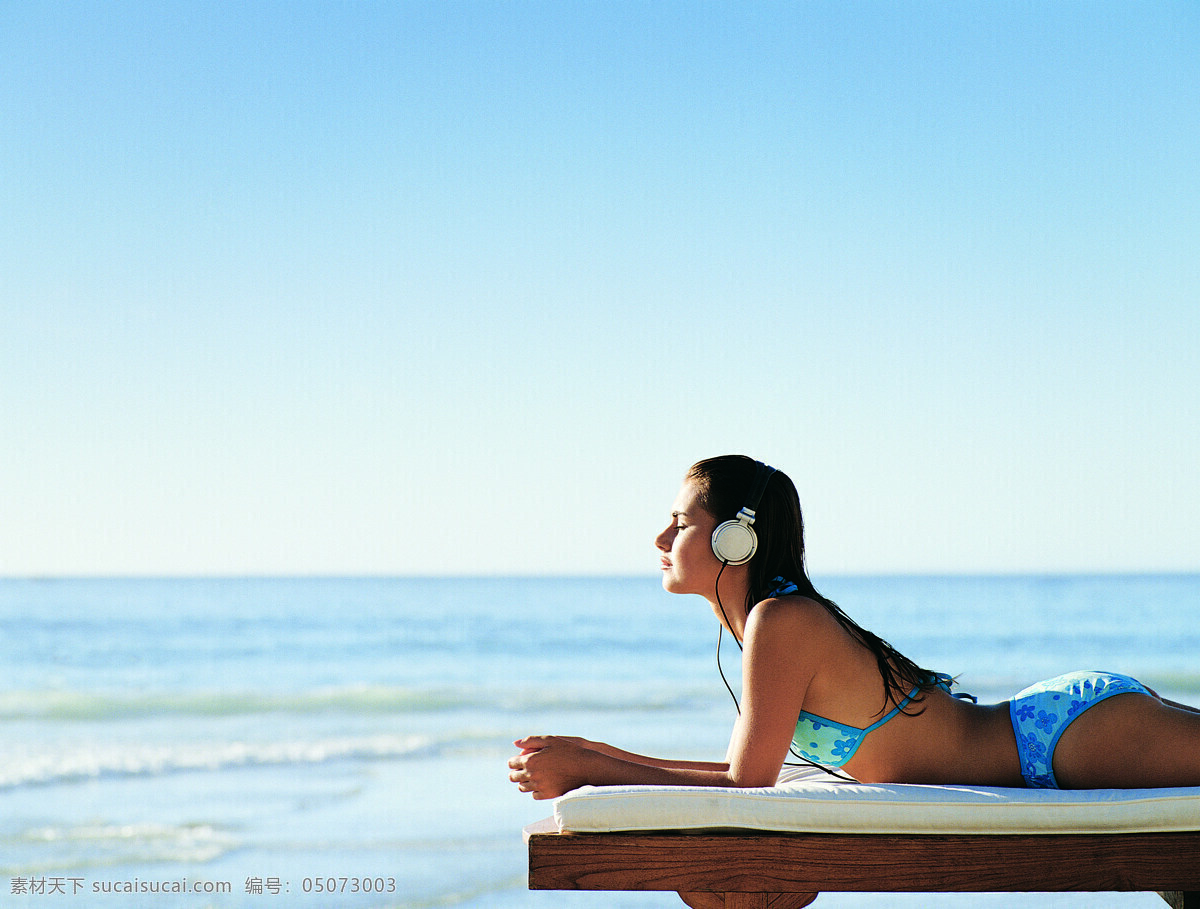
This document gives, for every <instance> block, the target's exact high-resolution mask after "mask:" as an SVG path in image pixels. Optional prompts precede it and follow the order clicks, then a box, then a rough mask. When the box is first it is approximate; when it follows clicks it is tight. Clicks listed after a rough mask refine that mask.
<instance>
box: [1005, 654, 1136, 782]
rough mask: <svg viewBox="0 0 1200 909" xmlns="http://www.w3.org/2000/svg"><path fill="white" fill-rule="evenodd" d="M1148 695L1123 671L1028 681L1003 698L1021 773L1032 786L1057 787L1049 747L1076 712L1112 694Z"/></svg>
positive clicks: (1078, 674) (1068, 724)
mask: <svg viewBox="0 0 1200 909" xmlns="http://www.w3.org/2000/svg"><path fill="white" fill-rule="evenodd" d="M1130 692H1134V693H1137V694H1150V691H1149V689H1148V688H1146V686H1145V685H1143V684H1142V683H1141V682H1139V681H1137V680H1136V679H1131V678H1130V677H1129V676H1127V675H1117V674H1116V673H1112V672H1069V673H1067V674H1066V675H1060V676H1057V677H1056V678H1053V679H1047V680H1046V681H1044V682H1038V683H1037V684H1036V685H1030V686H1029V687H1028V688H1026V689H1025V690H1024V691H1022V692H1021V693H1020V694H1018V695H1017V696H1016V697H1014V698H1013V699H1012V700H1011V701H1009V703H1008V712H1009V715H1010V717H1011V718H1012V727H1013V733H1014V734H1015V735H1016V737H1017V753H1018V755H1019V756H1020V759H1021V776H1023V777H1024V778H1025V784H1026V785H1027V786H1029V787H1030V788H1034V789H1058V788H1059V785H1058V780H1056V779H1055V778H1054V770H1053V767H1052V765H1053V763H1054V749H1055V747H1056V746H1057V745H1058V740H1059V738H1061V737H1062V734H1063V733H1064V732H1065V731H1066V729H1067V727H1068V726H1070V725H1071V723H1072V722H1073V721H1074V720H1075V719H1076V717H1078V716H1079V715H1080V714H1081V713H1083V712H1084V711H1085V710H1087V709H1088V708H1089V707H1091V706H1093V705H1094V704H1098V703H1100V702H1101V701H1103V700H1104V699H1105V698H1110V697H1112V696H1113V695H1114V694H1128V693H1130Z"/></svg>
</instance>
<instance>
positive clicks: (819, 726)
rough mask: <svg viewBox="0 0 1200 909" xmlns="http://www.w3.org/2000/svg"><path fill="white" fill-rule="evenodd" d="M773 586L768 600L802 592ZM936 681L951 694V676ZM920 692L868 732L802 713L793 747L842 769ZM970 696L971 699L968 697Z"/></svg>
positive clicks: (781, 582)
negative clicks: (875, 732)
mask: <svg viewBox="0 0 1200 909" xmlns="http://www.w3.org/2000/svg"><path fill="white" fill-rule="evenodd" d="M772 584H773V585H774V586H773V587H772V589H771V592H770V593H768V594H767V597H768V598H769V597H781V596H787V595H788V594H791V593H797V592H798V591H799V588H798V587H797V586H796V585H795V584H793V583H792V582H791V581H788V580H786V579H784V578H775V580H774V581H773V582H772ZM934 678H935V679H936V681H937V687H938V688H941V689H942V690H943V691H945V692H947V693H949V692H950V685H951V683H952V682H953V679H952V678H951V677H950V676H948V675H945V674H944V673H940V672H938V673H934ZM920 690H921V686H920V685H917V686H915V687H914V688H913V690H912V691H910V692H909V693H908V695H907V696H906V697H905V698H904V700H902V701H901V702H900V703H899V704H897V705H896V706H895V707H894V708H893V709H892V710H890V711H889V712H888V713H886V714H885V715H884V716H883V717H881V718H880V719H878V720H876V721H875V722H874V723H872V724H871V725H870V726H867V727H866V728H865V729H863V728H860V727H858V726H847V725H846V724H845V723H839V722H837V721H835V720H827V719H825V717H823V716H818V715H817V714H815V713H809V712H808V711H807V710H801V711H800V718H799V720H797V721H796V731H795V733H794V734H793V735H792V745H793V746H795V749H796V751H797V752H798V753H799V754H800V756H801V757H803V758H804V759H805V760H808V761H813V762H814V763H817V764H824V765H825V766H827V767H841V766H842V765H843V764H845V763H846V762H847V761H848V760H850V758H852V757H853V756H854V752H856V751H857V750H858V746H859V745H861V744H862V743H863V740H864V739H865V738H866V737H867V735H868V734H870V733H871V732H873V731H874V730H876V729H878V728H879V727H880V726H882V725H883V724H884V723H886V722H887V721H888V720H890V719H892V718H893V717H894V716H895V715H896V714H898V713H899V712H900V711H901V710H903V709H904V708H905V707H906V706H907V705H908V704H909V703H910V702H911V701H912V699H913V698H914V697H916V694H917V692H918V691H920ZM959 697H963V695H959ZM966 697H968V698H969V697H971V696H970V695H966ZM972 700H974V698H972Z"/></svg>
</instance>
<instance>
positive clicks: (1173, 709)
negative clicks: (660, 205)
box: [508, 455, 1200, 799]
mask: <svg viewBox="0 0 1200 909" xmlns="http://www.w3.org/2000/svg"><path fill="white" fill-rule="evenodd" d="M655 545H656V546H657V547H658V549H659V551H660V552H661V553H662V574H663V587H664V588H665V589H666V590H667V591H669V592H671V593H694V594H699V595H700V596H702V597H705V598H706V599H707V600H708V601H709V602H710V603H711V604H712V608H713V612H714V613H715V614H716V617H717V619H718V621H719V622H720V623H721V625H722V627H723V628H724V629H726V630H728V631H729V632H730V633H732V635H733V636H734V638H735V640H737V641H738V643H739V646H741V647H742V649H743V662H742V701H741V704H740V707H739V713H738V718H737V721H736V723H735V724H734V727H733V736H732V738H731V740H730V743H729V750H728V752H727V754H726V760H725V761H723V762H721V763H709V762H691V761H672V760H660V759H657V758H650V757H645V756H643V755H637V754H631V753H629V752H626V751H621V750H619V749H617V748H613V747H612V746H610V745H606V744H603V743H599V742H590V741H587V740H585V739H579V738H568V737H562V736H529V737H527V738H523V739H519V740H518V741H517V742H515V743H514V744H516V745H517V747H518V748H520V749H521V753H520V754H518V755H517V756H516V757H513V758H512V759H510V760H509V762H508V766H509V768H510V773H509V779H510V780H512V781H513V782H514V783H516V784H517V787H518V788H519V789H520V790H521V791H522V792H529V793H531V794H532V795H533V797H534V798H535V799H546V798H554V797H556V796H559V795H562V794H563V793H565V792H569V791H570V790H572V789H575V788H576V787H578V786H582V785H585V784H592V785H614V784H634V783H642V784H651V785H689V786H695V785H701V786H732V787H759V786H771V785H774V783H775V780H776V777H777V776H778V774H779V770H780V768H781V766H782V765H783V762H784V761H785V760H786V759H787V757H788V754H789V751H791V753H792V754H793V755H796V756H799V757H800V758H802V759H803V760H805V761H810V762H813V763H819V764H821V765H823V766H826V767H833V768H838V769H839V770H840V771H841V772H843V773H846V774H849V775H850V776H852V777H853V778H854V779H856V780H859V781H861V782H896V783H961V784H967V785H990V786H1036V787H1056V788H1063V789H1093V788H1142V787H1161V786H1200V712H1197V711H1195V710H1194V709H1192V708H1189V707H1185V706H1183V705H1180V704H1173V703H1171V702H1169V701H1163V700H1162V699H1160V698H1159V697H1158V696H1157V695H1156V694H1155V693H1154V692H1152V691H1150V690H1149V689H1148V688H1146V687H1145V686H1143V685H1141V684H1140V683H1139V682H1137V681H1136V680H1134V679H1130V678H1128V677H1126V676H1120V675H1114V674H1110V673H1095V672H1087V673H1072V674H1070V675H1067V676H1060V677H1059V678H1057V679H1052V680H1050V681H1049V682H1043V683H1040V684H1039V685H1035V686H1032V687H1031V688H1028V689H1026V690H1025V691H1023V692H1021V693H1020V694H1019V695H1017V696H1016V697H1015V698H1014V699H1013V700H1012V701H1006V702H1004V703H1002V704H993V705H977V704H975V703H971V702H970V701H967V700H964V699H963V697H962V696H958V697H956V696H954V695H953V694H952V693H951V690H950V689H951V680H950V679H949V678H948V677H947V676H943V675H939V674H936V673H933V672H930V671H928V670H925V669H922V668H920V667H919V666H917V665H916V664H915V663H913V662H912V661H911V660H909V659H908V658H906V657H904V656H903V655H901V654H900V653H898V652H897V651H896V650H894V649H893V648H892V647H891V646H890V645H889V644H888V643H887V642H886V641H883V640H881V639H880V638H878V637H876V636H875V635H874V634H872V633H870V632H869V631H866V630H865V629H863V628H860V627H859V626H858V625H857V624H856V623H855V622H854V621H852V620H851V619H850V618H849V617H848V616H847V615H846V614H845V613H843V612H842V611H841V609H839V608H838V606H837V605H835V604H834V603H833V602H832V601H830V600H828V599H826V598H825V597H823V596H821V594H819V593H818V592H817V590H816V588H815V587H813V584H812V581H810V580H809V578H808V574H807V572H806V570H805V567H804V527H803V519H802V517H801V512H800V502H799V498H798V496H797V494H796V489H795V487H794V486H793V485H792V482H791V480H789V479H788V477H787V476H786V475H784V474H783V473H781V472H778V471H775V470H774V469H773V468H770V467H767V466H766V465H764V464H762V463H761V462H758V461H754V460H752V459H750V458H747V457H743V456H740V455H730V456H726V457H721V458H713V459H710V460H706V461H701V462H699V463H697V464H695V465H694V466H693V467H692V468H691V469H690V470H689V471H688V473H687V476H686V477H685V478H684V483H683V487H682V488H681V490H680V492H679V496H678V497H677V498H676V500H675V504H674V507H673V509H672V512H671V522H670V524H669V525H668V526H667V527H666V529H664V530H663V532H662V533H660V534H659V535H658V537H657V539H656V540H655Z"/></svg>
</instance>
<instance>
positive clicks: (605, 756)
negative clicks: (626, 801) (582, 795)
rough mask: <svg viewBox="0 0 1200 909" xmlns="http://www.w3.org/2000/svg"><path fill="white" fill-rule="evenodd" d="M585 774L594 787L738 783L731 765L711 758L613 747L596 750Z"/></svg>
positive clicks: (734, 784) (730, 784)
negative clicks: (688, 758)
mask: <svg viewBox="0 0 1200 909" xmlns="http://www.w3.org/2000/svg"><path fill="white" fill-rule="evenodd" d="M595 754H596V757H595V758H594V759H593V760H590V761H588V762H587V767H586V769H585V771H584V772H585V774H586V776H587V781H588V783H590V784H591V785H593V786H630V785H645V786H736V785H738V783H737V782H736V781H734V780H733V779H732V778H731V777H730V775H729V765H728V764H724V763H715V762H708V761H671V760H666V759H662V758H650V757H646V756H645V755H635V754H630V753H629V752H622V751H620V750H619V749H616V748H612V749H611V750H610V751H609V752H604V751H596V752H595Z"/></svg>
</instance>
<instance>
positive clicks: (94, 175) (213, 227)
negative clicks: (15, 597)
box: [0, 0, 1200, 577]
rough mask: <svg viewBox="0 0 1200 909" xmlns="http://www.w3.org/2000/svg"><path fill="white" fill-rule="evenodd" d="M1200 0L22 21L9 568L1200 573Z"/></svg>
mask: <svg viewBox="0 0 1200 909" xmlns="http://www.w3.org/2000/svg"><path fill="white" fill-rule="evenodd" d="M1197 160H1200V6H1197V5H1196V4H1194V3H1190V2H1182V0H1180V2H1159V3H1154V4H1145V3H1140V2H1122V3H1114V2H1104V0H1097V2H1091V3H1082V2H1079V3H1076V2H1062V3H1053V4H1047V3H1043V2H961V0H958V2H910V3H897V2H894V0H880V2H860V0H848V2H801V0H797V2H789V3H708V2H688V3H677V2H670V0H658V2H645V3H632V2H621V0H604V2H570V3H563V2H547V3H536V2H492V3H482V2H456V0H439V2H422V3H418V2H400V0H397V2H388V3H376V2H367V0H362V2H321V3H313V2H303V0H299V2H297V0H287V2H266V0H263V2H250V3H242V2H237V3H232V2H220V0H216V2H212V0H204V2H187V0H184V2H177V3H171V4H161V3H148V2H146V3H140V2H117V0H114V2H88V0H84V2H80V3H70V4H64V3H58V2H48V3H41V2H21V0H15V2H9V3H4V4H3V5H0V315H2V318H0V575H3V576H14V577H26V576H34V577H43V576H50V577H53V576H72V575H143V574H149V575H230V574H232V575H243V574H272V575H273V574H301V575H308V574H317V575H320V574H338V575H355V574H370V575H460V574H462V575H489V574H513V575H521V574H552V575H565V574H641V573H646V574H648V575H652V574H653V573H654V572H655V571H656V570H657V557H656V554H655V552H654V549H653V545H652V541H653V537H654V535H655V534H656V533H657V532H658V531H659V530H660V529H661V528H662V527H663V526H665V525H666V522H667V520H668V513H669V510H670V506H671V503H672V501H673V500H674V497H675V493H676V491H677V488H678V486H679V482H680V479H681V477H682V475H683V473H684V472H685V470H686V469H687V467H688V466H689V465H690V464H691V463H692V462H694V461H696V460H698V459H700V458H703V457H708V456H711V455H716V454H723V453H729V452H740V453H745V454H750V455H752V456H754V457H757V458H761V459H763V460H766V461H769V462H770V463H772V464H773V465H774V466H776V467H779V468H781V469H782V470H784V471H785V472H786V473H788V475H789V476H791V477H792V478H793V480H794V481H795V483H796V485H797V487H798V489H799V491H800V494H801V500H802V502H803V504H804V509H805V518H806V522H807V530H808V560H809V567H810V570H811V571H812V572H813V574H814V575H818V576H819V575H823V574H864V573H865V574H870V573H929V572H934V573H941V572H946V573H972V572H979V573H1011V572H1076V571H1197V570H1200V521H1198V520H1197V515H1198V514H1200V476H1198V474H1200V470H1198V465H1200V353H1198V352H1197V348H1198V346H1200V345H1198V342H1200V255H1198V254H1197V250H1198V247H1200V168H1198V167H1197V166H1196V162H1197Z"/></svg>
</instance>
